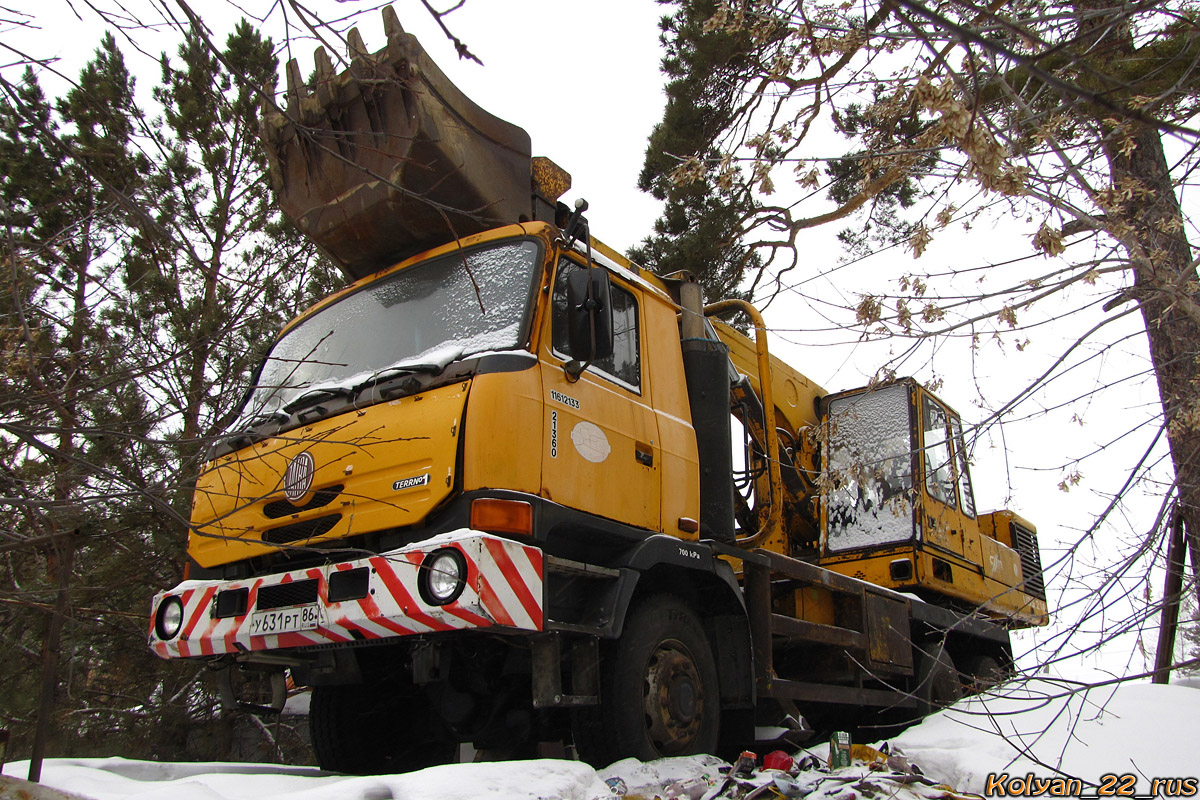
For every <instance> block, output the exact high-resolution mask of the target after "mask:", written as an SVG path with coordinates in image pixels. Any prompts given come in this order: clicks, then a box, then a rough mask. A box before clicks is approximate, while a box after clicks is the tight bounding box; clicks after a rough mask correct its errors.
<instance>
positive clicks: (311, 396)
mask: <svg viewBox="0 0 1200 800" xmlns="http://www.w3.org/2000/svg"><path fill="white" fill-rule="evenodd" d="M333 397H345V398H351V397H354V390H353V389H351V388H350V387H348V386H334V387H318V388H316V389H309V390H308V391H307V392H304V393H303V394H301V395H300V396H299V397H297V398H295V399H294V400H292V401H291V402H290V403H288V404H287V405H285V406H284V407H283V410H284V411H285V412H287V413H288V414H295V413H296V412H297V411H299V410H300V409H302V408H308V407H309V406H315V405H317V404H318V403H320V402H321V401H322V400H329V399H330V398H333Z"/></svg>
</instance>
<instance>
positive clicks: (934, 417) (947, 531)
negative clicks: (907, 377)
mask: <svg viewBox="0 0 1200 800" xmlns="http://www.w3.org/2000/svg"><path fill="white" fill-rule="evenodd" d="M919 394H920V401H919V402H920V404H921V410H920V413H921V460H922V462H923V464H924V469H923V475H924V484H925V485H924V489H925V499H924V502H923V504H922V505H923V510H924V514H923V516H924V525H925V541H926V542H928V543H929V544H932V545H935V546H937V547H940V548H942V549H944V550H946V551H948V552H950V553H953V554H955V555H960V556H965V557H967V558H970V559H972V561H973V562H975V563H978V560H979V554H978V552H977V548H978V537H977V536H974V535H971V533H973V532H974V530H976V529H977V527H978V526H977V523H976V522H975V500H974V497H973V495H972V493H971V485H970V478H969V475H968V473H967V459H966V453H965V452H964V450H963V439H962V423H961V422H960V421H959V418H958V415H956V414H955V413H954V412H952V411H950V410H949V409H948V408H946V406H944V405H943V404H942V403H941V401H939V400H938V399H937V398H935V397H933V395H931V394H929V393H928V392H926V391H921V392H920V393H919Z"/></svg>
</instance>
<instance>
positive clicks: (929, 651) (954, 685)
mask: <svg viewBox="0 0 1200 800" xmlns="http://www.w3.org/2000/svg"><path fill="white" fill-rule="evenodd" d="M914 655H915V657H916V664H915V667H916V678H917V681H916V686H915V687H914V689H913V694H914V695H915V696H916V698H917V714H918V716H921V717H926V716H928V715H930V714H932V713H933V712H935V711H937V710H938V709H941V708H945V707H946V706H949V705H953V704H954V703H955V702H957V701H958V700H960V699H961V698H962V696H963V688H962V680H961V677H960V675H959V672H958V669H957V668H955V666H954V661H953V659H951V658H950V654H949V653H947V652H946V650H945V649H944V648H943V646H942V644H941V643H940V642H932V643H929V644H926V645H924V646H922V647H919V648H917V651H916V653H915V654H914Z"/></svg>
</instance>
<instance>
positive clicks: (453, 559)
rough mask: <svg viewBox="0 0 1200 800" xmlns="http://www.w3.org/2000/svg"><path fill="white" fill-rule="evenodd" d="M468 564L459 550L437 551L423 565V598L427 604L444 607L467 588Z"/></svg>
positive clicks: (421, 582) (421, 581)
mask: <svg viewBox="0 0 1200 800" xmlns="http://www.w3.org/2000/svg"><path fill="white" fill-rule="evenodd" d="M466 577H467V564H466V561H465V560H464V559H463V557H462V553H460V552H458V551H457V550H452V549H446V550H435V551H434V552H432V553H430V554H429V555H428V556H427V557H426V558H425V560H424V561H423V562H422V563H421V580H420V584H419V585H420V589H421V596H422V598H423V599H424V600H425V602H426V603H429V604H430V605H434V606H444V605H446V604H447V603H451V602H453V601H454V600H456V599H457V598H458V596H459V595H460V594H462V590H463V589H464V588H465V587H466Z"/></svg>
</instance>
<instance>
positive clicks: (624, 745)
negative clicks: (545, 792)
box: [574, 595, 721, 767]
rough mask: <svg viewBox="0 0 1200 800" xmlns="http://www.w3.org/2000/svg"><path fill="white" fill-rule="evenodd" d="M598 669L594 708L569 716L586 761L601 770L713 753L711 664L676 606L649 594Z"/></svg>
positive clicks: (691, 623) (715, 706) (701, 639)
mask: <svg viewBox="0 0 1200 800" xmlns="http://www.w3.org/2000/svg"><path fill="white" fill-rule="evenodd" d="M602 669H603V675H602V678H601V685H600V704H599V705H597V706H593V707H590V708H586V709H581V710H580V711H578V712H576V714H575V717H574V734H575V746H576V749H577V750H578V751H579V754H580V757H581V758H583V759H584V760H585V761H588V762H590V763H591V764H593V765H595V766H598V767H601V766H606V765H608V764H610V763H612V762H613V761H616V760H618V759H621V758H628V757H634V758H639V759H642V760H643V761H649V760H652V759H656V758H663V757H666V756H683V755H694V754H698V753H711V752H714V751H715V750H716V748H717V745H718V735H719V732H720V714H721V711H720V709H721V698H720V693H719V690H718V685H717V668H716V663H715V661H714V660H713V656H712V649H711V647H710V646H709V643H708V637H707V636H706V635H705V633H704V628H703V627H702V626H701V624H700V620H699V619H698V618H697V617H696V615H695V613H694V612H693V611H692V610H691V608H689V607H688V605H687V604H686V603H684V602H683V601H682V600H680V599H679V598H677V597H674V596H671V595H655V596H653V597H650V598H647V599H646V600H644V601H643V602H642V603H640V604H639V605H638V607H637V608H636V609H634V610H633V611H632V612H631V613H630V616H629V618H628V620H627V621H626V623H625V631H624V633H623V634H622V636H621V638H620V640H618V641H617V642H616V643H615V646H614V647H613V648H612V649H611V651H610V652H609V653H608V656H607V658H606V659H605V661H604V663H603V665H602Z"/></svg>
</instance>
